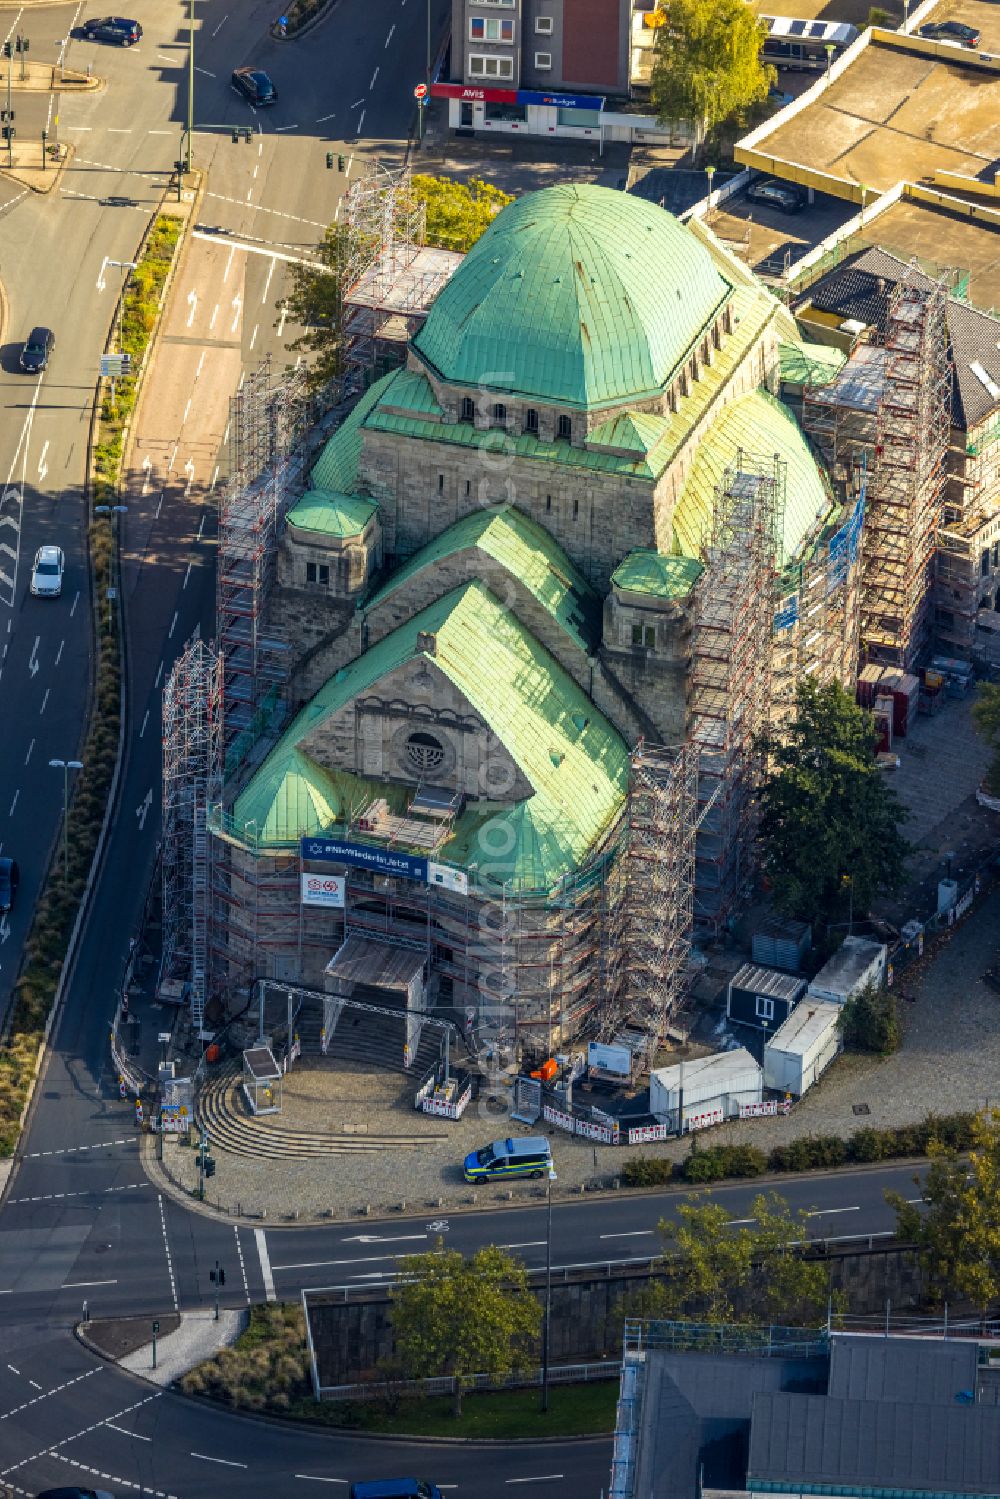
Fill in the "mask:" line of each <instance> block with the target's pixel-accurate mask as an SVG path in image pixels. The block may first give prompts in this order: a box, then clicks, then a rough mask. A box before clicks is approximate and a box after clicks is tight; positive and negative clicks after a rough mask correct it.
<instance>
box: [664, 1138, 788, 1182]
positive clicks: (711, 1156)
mask: <svg viewBox="0 0 1000 1499" xmlns="http://www.w3.org/2000/svg"><path fill="white" fill-rule="evenodd" d="M767 1164H768V1162H767V1156H766V1155H765V1154H764V1152H763V1151H762V1150H758V1149H757V1147H756V1145H709V1146H708V1147H707V1148H702V1149H700V1150H697V1151H692V1153H691V1154H690V1155H689V1156H688V1158H687V1160H686V1161H685V1162H684V1165H683V1168H682V1170H683V1173H684V1179H685V1181H689V1182H717V1181H723V1180H724V1179H725V1178H726V1177H738V1176H760V1175H761V1173H762V1172H764V1171H766V1170H767Z"/></svg>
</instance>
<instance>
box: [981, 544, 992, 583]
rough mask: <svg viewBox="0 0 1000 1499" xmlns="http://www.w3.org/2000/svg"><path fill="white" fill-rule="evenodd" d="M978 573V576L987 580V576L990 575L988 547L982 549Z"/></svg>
mask: <svg viewBox="0 0 1000 1499" xmlns="http://www.w3.org/2000/svg"><path fill="white" fill-rule="evenodd" d="M979 572H980V575H981V576H982V577H984V578H988V577H989V575H990V549H989V547H984V548H983V555H982V556H981V557H980V559H979Z"/></svg>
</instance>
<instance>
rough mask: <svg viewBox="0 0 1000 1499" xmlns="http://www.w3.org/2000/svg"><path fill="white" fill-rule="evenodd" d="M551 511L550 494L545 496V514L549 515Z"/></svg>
mask: <svg viewBox="0 0 1000 1499" xmlns="http://www.w3.org/2000/svg"><path fill="white" fill-rule="evenodd" d="M551 509H552V496H551V495H550V494H547V495H546V496H545V513H546V514H548V512H549V511H550V510H551Z"/></svg>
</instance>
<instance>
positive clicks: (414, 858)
mask: <svg viewBox="0 0 1000 1499" xmlns="http://www.w3.org/2000/svg"><path fill="white" fill-rule="evenodd" d="M299 846H300V851H301V854H302V857H303V859H308V860H310V861H311V862H314V863H316V864H351V865H353V866H354V867H355V868H357V869H370V870H371V871H372V873H373V874H386V875H402V877H403V878H404V879H407V880H426V879H427V860H426V859H425V858H423V857H422V856H421V855H419V854H401V853H397V852H396V851H395V850H394V849H389V848H372V847H370V846H369V845H368V844H367V843H348V842H347V840H346V839H344V838H302V839H300V840H299Z"/></svg>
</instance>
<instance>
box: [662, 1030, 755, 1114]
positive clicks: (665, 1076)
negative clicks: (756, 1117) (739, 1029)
mask: <svg viewBox="0 0 1000 1499" xmlns="http://www.w3.org/2000/svg"><path fill="white" fill-rule="evenodd" d="M763 1078H764V1073H763V1070H762V1068H761V1067H760V1066H759V1065H758V1064H757V1063H756V1062H755V1061H754V1059H753V1057H752V1056H751V1055H750V1053H749V1052H748V1051H747V1050H746V1048H745V1047H743V1046H739V1047H737V1048H736V1049H735V1050H734V1051H717V1052H714V1053H713V1055H712V1056H710V1057H696V1058H695V1060H694V1061H693V1062H681V1063H679V1064H678V1065H677V1066H676V1067H658V1068H657V1069H656V1071H655V1072H651V1073H650V1075H649V1112H650V1113H651V1114H654V1115H655V1116H656V1118H657V1119H658V1120H659V1121H660V1123H662V1124H666V1125H667V1127H668V1129H677V1128H678V1114H680V1115H681V1116H682V1128H683V1129H685V1130H687V1129H701V1128H703V1127H704V1126H705V1125H709V1124H721V1123H722V1121H723V1120H724V1119H736V1118H739V1112H740V1105H741V1104H745V1103H760V1101H761V1099H762V1097H763Z"/></svg>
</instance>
